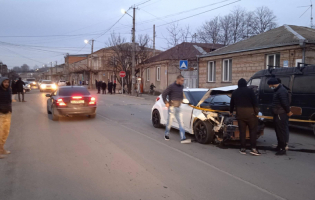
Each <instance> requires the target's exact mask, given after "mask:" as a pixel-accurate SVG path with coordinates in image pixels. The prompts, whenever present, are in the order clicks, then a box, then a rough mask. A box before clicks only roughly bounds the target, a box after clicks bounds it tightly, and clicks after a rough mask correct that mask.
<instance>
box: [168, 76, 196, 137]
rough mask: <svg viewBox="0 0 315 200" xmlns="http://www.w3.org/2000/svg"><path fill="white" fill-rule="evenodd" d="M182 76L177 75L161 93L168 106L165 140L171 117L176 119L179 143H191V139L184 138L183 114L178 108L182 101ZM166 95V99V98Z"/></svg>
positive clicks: (169, 128) (170, 124)
mask: <svg viewBox="0 0 315 200" xmlns="http://www.w3.org/2000/svg"><path fill="white" fill-rule="evenodd" d="M183 84H184V77H183V76H182V75H178V76H177V79H176V81H175V82H174V83H172V84H171V85H169V86H168V87H167V88H166V90H164V92H163V93H162V98H163V101H164V103H165V106H166V107H167V108H168V118H167V125H166V129H165V136H164V139H165V140H169V139H170V138H169V133H170V130H171V126H172V121H173V118H174V117H175V118H176V119H177V122H178V125H179V133H180V138H181V143H191V140H189V139H186V137H185V129H184V124H183V114H182V113H181V110H180V105H181V103H182V101H183V98H184V95H183V89H184V86H183ZM167 96H168V101H167V100H166V98H167Z"/></svg>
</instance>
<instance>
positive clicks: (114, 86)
mask: <svg viewBox="0 0 315 200" xmlns="http://www.w3.org/2000/svg"><path fill="white" fill-rule="evenodd" d="M113 91H114V94H116V81H114V84H113Z"/></svg>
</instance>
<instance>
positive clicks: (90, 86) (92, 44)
mask: <svg viewBox="0 0 315 200" xmlns="http://www.w3.org/2000/svg"><path fill="white" fill-rule="evenodd" d="M90 41H91V42H92V43H91V56H92V54H93V46H94V40H93V39H92V40H84V43H85V44H90ZM87 64H88V66H89V64H90V62H89V57H88V60H87ZM91 65H92V60H91ZM91 69H92V66H91ZM84 72H85V71H84ZM84 76H85V73H84V75H83V77H84ZM83 80H84V79H83ZM88 87H89V88H90V89H92V71H91V70H90V81H89V86H88Z"/></svg>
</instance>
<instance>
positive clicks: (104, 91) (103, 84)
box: [102, 81, 107, 94]
mask: <svg viewBox="0 0 315 200" xmlns="http://www.w3.org/2000/svg"><path fill="white" fill-rule="evenodd" d="M106 87H107V85H106V83H105V81H103V82H102V91H103V94H106Z"/></svg>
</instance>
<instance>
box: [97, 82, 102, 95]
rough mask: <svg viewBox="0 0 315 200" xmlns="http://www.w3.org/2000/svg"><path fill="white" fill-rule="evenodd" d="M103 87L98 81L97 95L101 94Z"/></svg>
mask: <svg viewBox="0 0 315 200" xmlns="http://www.w3.org/2000/svg"><path fill="white" fill-rule="evenodd" d="M101 87H102V82H101V81H98V82H97V84H96V88H97V94H101Z"/></svg>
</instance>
